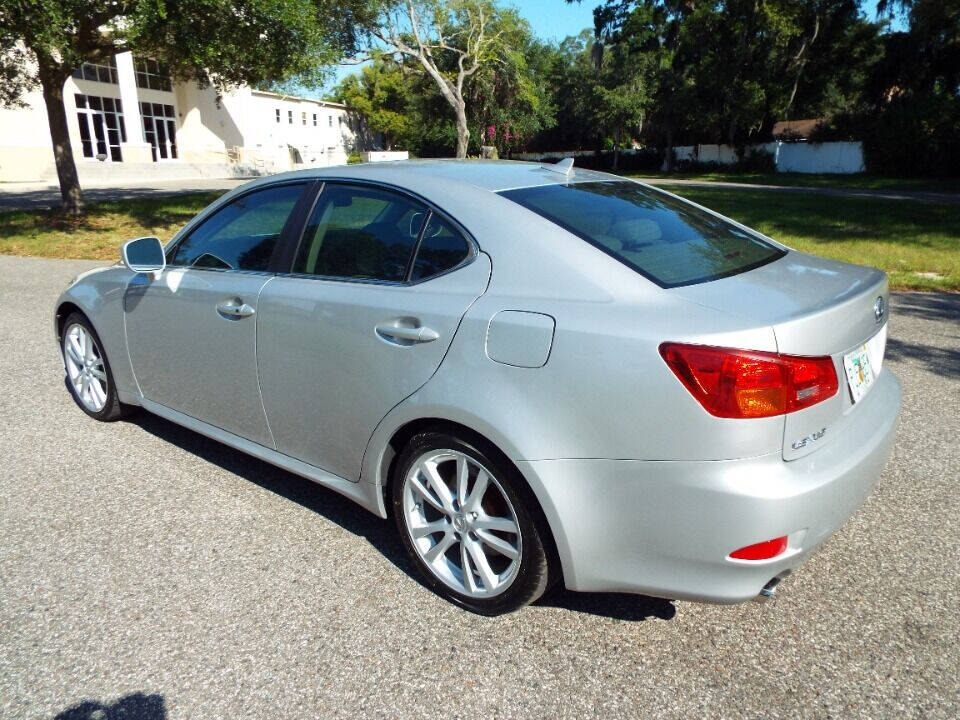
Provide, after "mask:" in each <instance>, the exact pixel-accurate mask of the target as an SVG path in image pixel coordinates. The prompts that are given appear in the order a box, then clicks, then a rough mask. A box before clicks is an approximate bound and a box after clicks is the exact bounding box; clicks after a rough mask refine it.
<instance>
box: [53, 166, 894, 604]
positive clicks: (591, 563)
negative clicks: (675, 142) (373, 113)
mask: <svg viewBox="0 0 960 720" xmlns="http://www.w3.org/2000/svg"><path fill="white" fill-rule="evenodd" d="M571 164H572V161H569V160H566V161H561V163H558V164H557V165H556V166H549V165H548V166H542V165H538V164H532V163H511V162H481V161H477V162H473V161H420V162H410V163H383V164H378V165H377V164H374V165H360V166H350V167H337V168H326V169H311V170H305V171H300V172H295V173H287V174H281V175H274V176H271V177H266V178H262V179H259V180H256V181H253V182H250V183H248V184H246V185H243V186H242V187H239V188H237V189H235V190H233V191H231V192H229V193H227V194H226V195H224V196H223V197H221V198H220V199H218V200H217V201H216V202H214V203H213V204H212V205H211V206H210V207H208V208H206V209H205V210H204V211H202V212H201V213H200V214H199V215H197V217H196V218H194V219H193V220H192V221H190V222H189V223H188V224H187V225H186V226H185V227H184V228H183V229H182V230H181V231H180V232H179V233H177V235H176V236H175V237H173V238H172V239H171V240H170V242H169V243H167V244H166V246H162V245H161V243H160V241H159V240H158V239H156V238H140V239H137V240H133V241H131V242H129V243H127V244H126V245H125V246H124V248H123V252H122V262H120V263H118V264H117V265H114V266H111V267H106V268H102V269H98V270H94V271H91V272H88V273H85V274H83V275H81V276H80V277H78V278H77V279H76V280H75V281H74V282H73V283H72V284H71V285H70V287H69V288H68V289H67V290H66V291H65V292H64V293H63V295H62V296H61V297H60V298H59V300H58V301H57V305H56V313H55V328H56V333H57V338H58V340H59V343H60V348H61V350H62V354H63V362H64V367H65V371H66V378H67V382H66V385H67V387H68V388H69V391H70V392H71V393H72V395H73V397H74V399H75V400H76V402H77V404H78V405H79V406H80V407H81V408H82V409H83V411H84V412H86V413H87V414H88V415H90V416H91V417H93V418H95V419H97V420H115V419H117V418H120V417H122V416H123V415H124V414H126V413H128V412H130V411H131V410H133V409H135V408H142V409H144V410H147V411H149V412H151V413H155V414H157V415H159V416H161V417H164V418H167V419H168V420H170V421H172V422H174V423H179V424H180V425H183V426H185V427H187V428H190V429H192V430H195V431H197V432H199V433H202V434H204V435H206V436H208V437H210V438H213V439H214V440H217V441H219V442H222V443H226V444H227V445H230V446H233V447H235V448H238V449H240V450H242V451H244V452H247V453H249V454H251V455H254V456H256V457H258V458H261V459H263V460H266V461H267V462H270V463H273V464H275V465H278V466H280V467H282V468H286V469H287V470H289V471H291V472H294V473H297V474H299V475H302V476H304V477H307V478H310V479H311V480H314V481H316V482H318V483H320V484H321V485H324V486H326V487H329V488H332V489H333V490H335V491H337V492H339V493H342V494H343V495H346V496H347V497H349V498H352V499H353V500H355V501H356V502H358V503H360V504H361V505H362V506H363V507H365V508H367V509H368V510H370V511H371V512H373V513H375V514H376V515H379V516H380V517H382V518H388V517H392V518H393V519H394V520H395V522H396V525H397V530H398V542H400V543H402V544H403V546H404V548H405V549H406V552H407V553H408V554H409V555H410V557H411V558H412V561H413V563H414V564H415V566H416V567H417V568H418V569H419V571H420V572H421V573H422V575H423V578H424V581H425V583H426V584H427V585H428V586H429V587H431V588H433V589H434V590H435V591H436V592H438V593H440V594H441V595H443V596H445V597H447V598H448V599H450V600H452V601H453V602H455V603H458V604H460V605H461V606H464V607H466V608H469V609H471V610H474V611H476V612H482V613H490V614H493V613H498V612H505V611H509V610H513V609H515V608H518V607H520V606H522V605H524V604H525V603H529V602H532V601H534V600H535V599H537V598H538V597H539V596H540V595H541V594H542V593H543V592H544V591H545V589H547V588H548V587H549V586H550V585H551V584H552V583H554V582H557V581H560V582H562V583H563V584H565V585H566V587H567V588H570V589H572V590H579V591H620V592H634V593H646V594H650V595H656V596H661V597H668V598H679V599H691V600H699V601H710V602H736V601H741V600H745V599H748V598H753V597H757V596H758V595H761V594H765V595H769V594H770V593H772V592H773V590H774V589H775V587H776V584H777V582H779V580H780V579H781V578H782V577H784V576H785V575H786V574H787V573H789V572H790V571H791V570H793V569H795V568H796V567H798V566H799V565H800V564H801V563H802V562H803V561H804V560H805V559H806V558H807V557H808V556H809V554H810V553H811V552H812V551H813V550H814V549H816V548H817V547H818V546H819V545H820V544H821V543H823V542H824V540H826V539H827V538H828V537H829V536H830V535H831V534H832V533H833V532H834V531H836V530H837V529H838V528H839V527H840V526H841V525H842V524H843V523H844V522H845V521H846V520H847V519H848V518H849V517H850V515H851V514H852V513H853V512H855V510H856V509H857V507H858V506H859V505H860V503H861V502H862V501H863V500H864V498H865V497H866V496H867V494H868V493H869V492H870V490H871V488H872V486H873V484H874V482H875V481H876V479H877V476H878V475H879V473H880V470H881V468H882V467H883V464H884V462H885V460H886V458H887V455H888V453H889V450H890V446H891V443H892V440H893V437H894V430H895V425H896V420H897V416H898V413H899V408H900V388H899V385H898V383H897V380H896V379H895V378H894V376H893V375H892V374H891V373H890V371H889V370H888V369H887V368H885V367H883V355H884V346H885V341H886V333H887V316H888V307H889V304H888V289H887V279H886V276H885V275H884V274H883V273H882V272H880V271H877V270H873V269H870V268H866V267H859V266H855V265H849V264H845V263H840V262H834V261H831V260H824V259H822V258H818V257H814V256H811V255H807V254H804V253H801V252H797V251H795V250H791V249H790V248H787V247H785V246H783V245H781V244H780V243H778V242H776V241H775V240H772V239H770V238H767V237H764V236H762V235H760V234H759V233H757V232H754V231H752V230H750V229H749V228H746V227H744V226H743V225H740V224H738V223H736V222H733V221H731V220H728V219H726V218H724V217H721V216H720V215H718V214H716V213H714V212H711V211H709V210H707V209H705V208H703V207H700V206H698V205H694V204H692V203H689V202H687V201H684V200H681V199H680V198H678V197H676V196H674V195H671V194H669V193H666V192H663V191H661V190H657V189H655V188H652V187H649V186H647V185H644V184H642V183H638V182H634V181H631V180H625V179H623V178H620V177H616V176H611V175H606V174H603V173H597V172H592V171H586V170H581V169H576V168H573V167H571ZM158 478H160V479H161V481H162V472H161V473H159V474H158Z"/></svg>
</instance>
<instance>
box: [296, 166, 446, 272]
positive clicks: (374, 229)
mask: <svg viewBox="0 0 960 720" xmlns="http://www.w3.org/2000/svg"><path fill="white" fill-rule="evenodd" d="M426 218H427V211H426V208H424V207H423V206H422V205H420V204H418V203H416V202H415V201H413V200H410V199H408V198H406V197H404V196H402V195H397V194H396V193H392V192H389V191H385V190H380V189H377V188H366V187H351V186H346V185H331V184H328V185H327V186H326V187H325V188H324V189H323V192H322V193H321V194H320V197H319V199H318V200H317V204H316V206H315V207H314V209H313V212H312V213H311V214H310V219H309V220H308V221H307V226H306V228H305V229H304V233H303V240H302V241H301V243H300V248H299V250H298V251H297V258H296V261H295V262H294V267H293V271H294V272H296V273H305V274H308V275H321V276H323V277H334V278H350V279H358V280H381V281H390V282H402V281H404V280H405V279H406V277H407V267H408V265H409V263H410V257H411V256H412V255H413V251H414V248H415V247H416V244H417V238H419V237H420V231H421V230H422V229H423V223H424V221H425V220H426Z"/></svg>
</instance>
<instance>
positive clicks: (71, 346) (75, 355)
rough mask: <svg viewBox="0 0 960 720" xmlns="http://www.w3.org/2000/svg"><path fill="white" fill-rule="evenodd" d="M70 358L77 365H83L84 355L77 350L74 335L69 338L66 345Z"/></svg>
mask: <svg viewBox="0 0 960 720" xmlns="http://www.w3.org/2000/svg"><path fill="white" fill-rule="evenodd" d="M64 349H65V350H66V351H67V355H68V356H69V358H70V359H71V360H72V361H73V362H75V363H76V364H77V365H83V356H82V355H81V354H80V353H79V352H77V347H76V343H75V342H74V339H73V338H72V337H70V338H67V344H66V345H65V346H64Z"/></svg>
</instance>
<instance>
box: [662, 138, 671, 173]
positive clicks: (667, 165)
mask: <svg viewBox="0 0 960 720" xmlns="http://www.w3.org/2000/svg"><path fill="white" fill-rule="evenodd" d="M660 172H673V128H668V129H667V150H666V152H665V153H664V154H663V165H661V166H660Z"/></svg>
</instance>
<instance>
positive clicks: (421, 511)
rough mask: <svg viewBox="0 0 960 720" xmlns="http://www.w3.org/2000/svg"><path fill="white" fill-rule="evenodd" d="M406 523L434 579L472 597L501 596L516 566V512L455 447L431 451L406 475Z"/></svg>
mask: <svg viewBox="0 0 960 720" xmlns="http://www.w3.org/2000/svg"><path fill="white" fill-rule="evenodd" d="M403 511H404V518H403V519H404V524H405V526H406V529H407V532H408V533H409V536H410V539H411V541H412V543H413V547H414V548H415V550H416V552H417V554H418V556H419V557H420V559H421V560H422V561H423V563H424V565H426V566H427V568H428V569H429V570H430V572H431V574H433V575H434V576H435V577H436V578H437V579H439V580H440V581H441V582H443V583H444V584H446V585H447V586H448V587H450V588H452V589H453V590H455V591H457V592H458V593H462V594H463V595H466V596H468V597H470V598H489V597H494V596H496V595H499V594H501V593H502V592H504V591H505V590H506V589H507V588H509V587H510V585H511V584H512V583H513V581H514V579H515V578H516V576H517V572H518V570H519V568H520V557H521V552H522V545H521V543H522V537H521V533H520V525H519V523H518V521H517V514H516V512H515V511H514V508H513V505H512V504H511V502H510V499H509V498H508V497H507V494H506V493H505V492H504V490H503V487H502V486H501V485H500V482H499V481H498V480H497V479H496V477H494V475H493V473H491V472H490V471H489V470H487V469H486V468H485V467H483V466H482V465H481V464H480V463H479V462H477V460H475V459H474V458H472V457H470V456H469V455H466V454H465V453H462V452H459V451H456V450H431V451H429V452H427V453H425V454H423V455H421V456H420V457H419V458H417V460H416V461H414V462H413V464H412V465H411V466H410V469H409V471H408V472H407V474H406V477H405V478H404V485H403Z"/></svg>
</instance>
